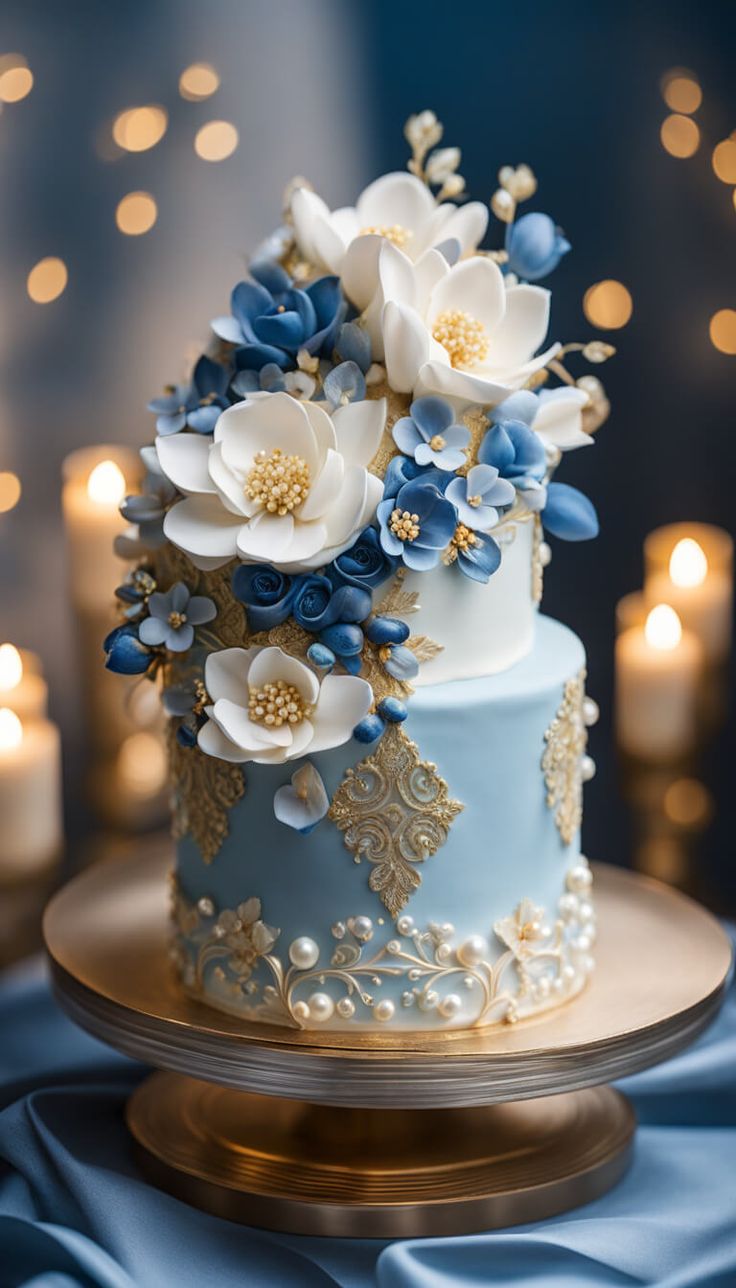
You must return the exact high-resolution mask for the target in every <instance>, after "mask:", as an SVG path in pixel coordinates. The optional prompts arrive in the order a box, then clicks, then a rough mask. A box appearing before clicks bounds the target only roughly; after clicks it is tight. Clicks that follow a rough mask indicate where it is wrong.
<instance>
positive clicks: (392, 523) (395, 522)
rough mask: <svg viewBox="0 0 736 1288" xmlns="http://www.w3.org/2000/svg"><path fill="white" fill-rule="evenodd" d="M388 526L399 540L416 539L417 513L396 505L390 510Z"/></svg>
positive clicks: (417, 534) (417, 532) (417, 533)
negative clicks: (411, 512) (400, 508)
mask: <svg viewBox="0 0 736 1288" xmlns="http://www.w3.org/2000/svg"><path fill="white" fill-rule="evenodd" d="M388 526H389V528H390V529H391V531H392V532H393V534H394V536H395V537H398V538H399V541H416V539H417V537H418V536H419V515H418V514H410V513H409V511H408V510H399V508H398V507H397V508H396V509H395V510H392V511H391V518H390V519H389V523H388Z"/></svg>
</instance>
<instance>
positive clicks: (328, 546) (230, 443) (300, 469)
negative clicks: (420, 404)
mask: <svg viewBox="0 0 736 1288" xmlns="http://www.w3.org/2000/svg"><path fill="white" fill-rule="evenodd" d="M385 419H386V403H385V400H384V399H374V400H366V401H363V402H352V403H348V404H346V405H345V406H344V407H340V408H338V410H337V411H335V412H334V413H333V415H332V416H328V414H327V412H326V411H324V409H323V408H322V407H320V406H318V405H317V404H316V403H313V402H297V401H296V400H295V399H294V398H291V397H290V396H289V395H288V394H286V393H276V394H268V393H266V394H253V395H251V396H250V397H249V398H248V399H247V401H245V402H242V403H236V404H235V406H233V407H229V408H228V409H227V411H224V412H223V413H222V415H221V416H220V418H219V420H218V421H217V424H216V426H215V432H214V440H210V439H208V438H206V437H204V436H203V435H200V434H187V433H181V434H170V435H169V436H168V437H166V438H159V439H158V440H157V443H156V447H157V451H158V458H159V462H160V464H161V469H162V470H163V472H164V474H165V475H166V477H167V478H168V479H170V480H171V482H172V483H173V484H174V486H175V487H177V488H178V489H179V491H181V492H183V493H184V494H185V496H184V500H182V501H179V502H177V504H176V505H174V506H172V508H171V509H170V510H169V512H168V514H167V515H166V519H165V522H164V532H165V534H166V536H167V537H168V539H169V541H171V542H172V543H173V544H174V545H175V546H178V547H179V549H180V550H183V551H184V553H185V554H187V555H189V557H190V558H191V559H192V561H193V562H194V563H195V564H196V565H197V567H199V568H205V569H207V568H218V567H220V566H221V565H222V564H224V563H227V562H228V560H230V559H233V558H234V557H235V556H236V555H238V556H239V557H240V558H241V559H243V560H245V561H247V562H249V563H271V564H274V565H275V566H276V567H277V568H280V569H281V570H282V571H284V572H303V571H306V570H309V569H312V568H320V567H322V566H323V565H324V564H327V563H329V562H330V560H332V559H334V558H335V557H336V556H337V555H338V554H341V553H342V551H343V550H346V549H347V548H348V546H349V545H350V544H351V542H352V541H353V538H354V537H355V536H357V534H358V533H359V532H361V531H362V529H363V528H364V527H365V526H366V524H367V523H370V522H371V520H372V519H373V517H374V515H375V512H376V506H377V505H378V502H379V501H380V499H381V493H382V486H381V482H380V480H379V479H377V478H376V477H375V475H373V474H370V473H369V471H368V469H367V468H366V467H367V465H368V464H369V462H370V461H371V460H372V458H373V457H374V456H375V454H376V451H377V449H378V445H379V443H380V441H381V435H382V433H383V426H384V422H385Z"/></svg>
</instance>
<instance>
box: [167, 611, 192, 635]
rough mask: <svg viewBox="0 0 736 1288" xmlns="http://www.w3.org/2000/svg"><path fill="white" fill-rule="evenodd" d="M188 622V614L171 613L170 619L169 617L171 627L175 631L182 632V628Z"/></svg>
mask: <svg viewBox="0 0 736 1288" xmlns="http://www.w3.org/2000/svg"><path fill="white" fill-rule="evenodd" d="M186 620H187V615H186V613H177V612H171V613H169V617H168V621H169V626H171V628H172V629H173V630H175V631H178V630H180V629H181V627H182V626H184V625H185V623H186Z"/></svg>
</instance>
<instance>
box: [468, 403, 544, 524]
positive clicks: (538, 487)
mask: <svg viewBox="0 0 736 1288" xmlns="http://www.w3.org/2000/svg"><path fill="white" fill-rule="evenodd" d="M478 461H479V462H480V463H481V464H482V465H492V466H494V468H495V469H497V470H498V472H499V474H500V475H501V478H504V479H508V480H509V482H511V483H513V485H514V487H515V488H516V489H517V490H518V491H519V492H523V494H524V500H525V502H526V504H527V505H528V507H529V509H530V510H540V509H542V507H543V506H544V503H545V500H546V488H545V487H544V484H543V480H544V476H545V473H546V470H547V458H546V454H545V450H544V443H543V442H542V440H541V438H540V437H539V435H538V434H535V433H534V431H533V430H531V429H529V427H528V426H527V425H525V424H524V423H523V422H522V421H520V420H507V421H504V422H503V424H498V425H492V426H491V428H490V429H489V430H488V432H487V434H486V435H485V437H484V438H483V441H482V443H481V445H480V448H479V450H478Z"/></svg>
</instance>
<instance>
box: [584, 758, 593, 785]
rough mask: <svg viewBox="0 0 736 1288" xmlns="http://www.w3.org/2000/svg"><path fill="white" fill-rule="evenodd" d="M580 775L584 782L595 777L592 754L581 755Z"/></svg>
mask: <svg viewBox="0 0 736 1288" xmlns="http://www.w3.org/2000/svg"><path fill="white" fill-rule="evenodd" d="M580 777H581V778H582V780H583V782H584V783H589V782H590V780H591V778H595V761H594V759H593V757H592V756H583V758H582V760H581V761H580Z"/></svg>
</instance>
